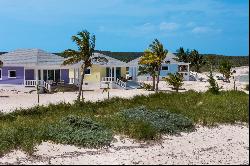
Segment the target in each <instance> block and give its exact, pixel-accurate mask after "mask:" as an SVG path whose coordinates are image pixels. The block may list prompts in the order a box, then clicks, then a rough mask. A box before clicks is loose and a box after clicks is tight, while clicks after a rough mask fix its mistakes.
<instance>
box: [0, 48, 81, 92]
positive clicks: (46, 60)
mask: <svg viewBox="0 0 250 166" xmlns="http://www.w3.org/2000/svg"><path fill="white" fill-rule="evenodd" d="M1 60H2V61H3V68H5V69H6V70H7V71H8V79H7V80H6V82H7V83H8V82H11V81H12V82H15V81H16V82H17V81H18V83H19V84H20V83H22V84H23V85H24V86H30V87H35V86H37V85H40V86H43V87H44V88H46V89H47V90H48V91H51V86H52V85H57V84H68V83H69V76H68V75H69V69H71V68H77V67H78V66H77V64H76V65H70V66H68V65H67V66H65V65H62V63H63V61H64V60H65V59H64V58H63V57H61V56H58V55H55V54H51V53H47V52H45V51H43V50H40V49H20V50H16V51H13V52H9V53H6V54H4V55H2V56H1ZM22 80H23V81H22Z"/></svg>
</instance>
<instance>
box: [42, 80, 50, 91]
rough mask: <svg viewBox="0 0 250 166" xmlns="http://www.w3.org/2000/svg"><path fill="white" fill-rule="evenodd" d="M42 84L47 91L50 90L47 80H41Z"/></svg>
mask: <svg viewBox="0 0 250 166" xmlns="http://www.w3.org/2000/svg"><path fill="white" fill-rule="evenodd" d="M43 86H44V87H45V88H46V89H47V90H48V91H49V92H51V85H50V84H48V83H47V82H45V81H43Z"/></svg>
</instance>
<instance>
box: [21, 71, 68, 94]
mask: <svg viewBox="0 0 250 166" xmlns="http://www.w3.org/2000/svg"><path fill="white" fill-rule="evenodd" d="M68 83H69V78H68V69H32V68H25V69H24V86H25V87H36V86H37V85H39V86H40V87H44V88H45V89H46V90H48V91H49V92H51V87H52V86H56V85H63V84H68Z"/></svg>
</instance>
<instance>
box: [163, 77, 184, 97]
mask: <svg viewBox="0 0 250 166" xmlns="http://www.w3.org/2000/svg"><path fill="white" fill-rule="evenodd" d="M165 81H167V83H168V84H170V85H172V86H173V87H174V89H175V90H176V92H178V91H179V89H180V87H181V86H182V85H183V77H182V75H181V74H179V73H176V74H172V73H169V74H168V77H166V78H165Z"/></svg>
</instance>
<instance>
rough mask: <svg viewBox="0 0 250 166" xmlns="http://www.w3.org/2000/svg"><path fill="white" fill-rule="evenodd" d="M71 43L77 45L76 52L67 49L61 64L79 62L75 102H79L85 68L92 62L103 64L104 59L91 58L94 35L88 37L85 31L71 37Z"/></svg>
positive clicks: (88, 34)
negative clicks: (78, 83)
mask: <svg viewBox="0 0 250 166" xmlns="http://www.w3.org/2000/svg"><path fill="white" fill-rule="evenodd" d="M72 40H73V42H75V43H76V44H77V47H78V50H72V49H68V50H65V51H64V52H63V55H64V56H65V57H67V59H66V60H65V61H64V62H63V65H69V64H75V63H79V62H81V63H82V64H81V67H80V69H81V77H80V85H79V92H78V95H77V100H78V101H80V97H81V94H82V85H83V80H84V76H85V71H86V70H87V68H89V67H91V66H92V61H95V62H105V61H107V60H106V58H101V57H99V59H98V58H96V57H93V55H94V49H95V35H90V33H89V32H88V31H87V30H84V31H81V32H78V33H77V35H74V36H72Z"/></svg>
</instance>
